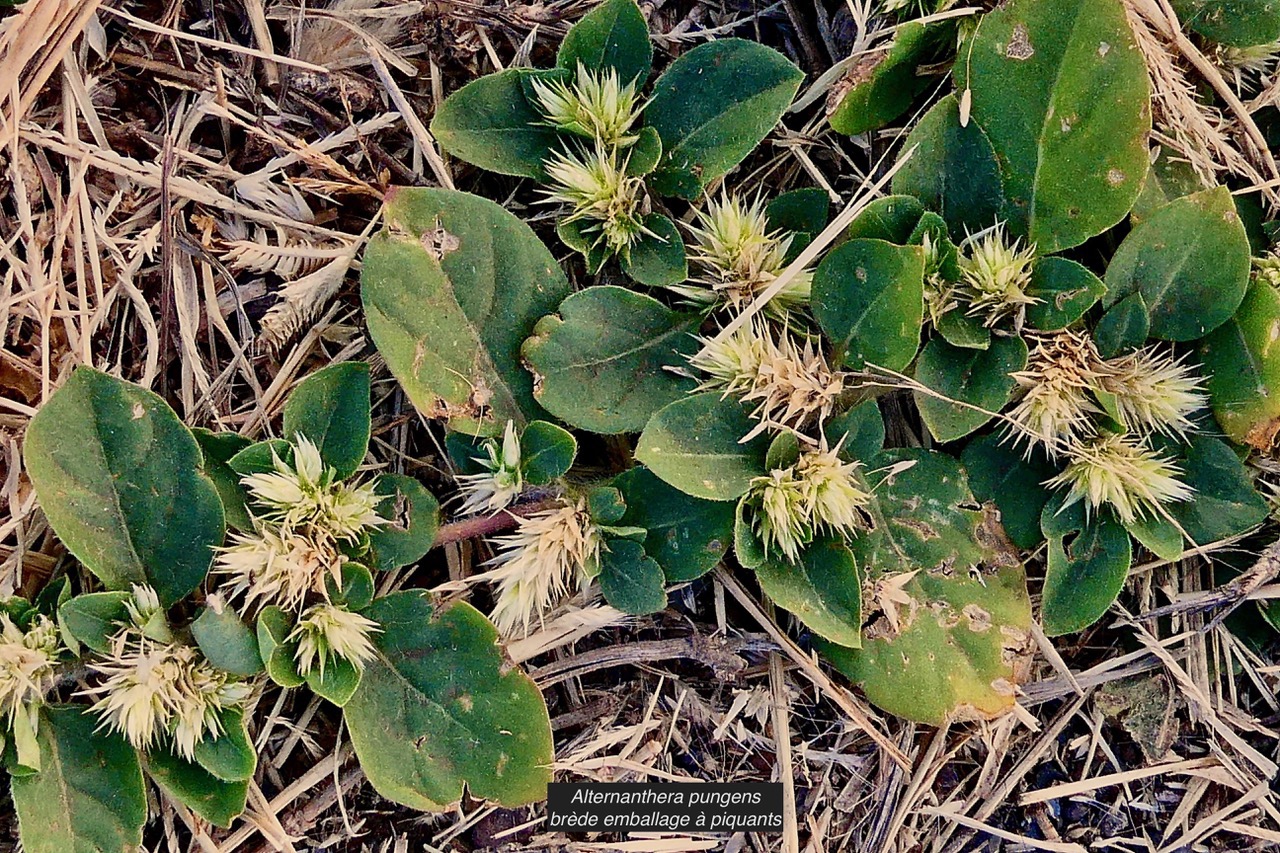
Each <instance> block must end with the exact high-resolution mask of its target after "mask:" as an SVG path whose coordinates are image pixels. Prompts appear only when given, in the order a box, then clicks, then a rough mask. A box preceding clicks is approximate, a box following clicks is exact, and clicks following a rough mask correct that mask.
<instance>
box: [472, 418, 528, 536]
mask: <svg viewBox="0 0 1280 853" xmlns="http://www.w3.org/2000/svg"><path fill="white" fill-rule="evenodd" d="M480 449H481V450H482V451H484V454H485V455H484V456H476V457H473V458H474V460H475V461H476V462H477V463H479V465H480V466H481V467H482V468H484V471H482V472H480V473H478V474H459V475H458V477H457V480H458V485H459V486H460V487H461V489H462V494H463V496H464V497H463V502H462V513H463V514H464V515H472V514H475V513H478V512H487V513H495V512H498V511H499V510H501V509H503V508H505V507H507V506H508V505H510V503H511V502H512V501H513V500H515V499H516V497H518V496H519V494H520V491H521V490H522V489H523V488H524V477H523V476H522V475H521V474H520V437H519V436H518V435H516V425H515V423H513V422H512V421H507V428H506V430H505V431H504V432H503V434H502V444H501V445H499V444H498V442H497V441H495V440H493V439H486V440H485V441H484V443H483V444H482V445H481V447H480Z"/></svg>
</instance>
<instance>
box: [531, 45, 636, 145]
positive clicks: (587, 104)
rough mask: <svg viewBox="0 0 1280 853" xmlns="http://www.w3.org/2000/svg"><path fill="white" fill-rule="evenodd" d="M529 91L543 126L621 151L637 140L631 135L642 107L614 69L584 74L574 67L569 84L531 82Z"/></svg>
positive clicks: (632, 87)
mask: <svg viewBox="0 0 1280 853" xmlns="http://www.w3.org/2000/svg"><path fill="white" fill-rule="evenodd" d="M532 83H533V91H534V94H535V95H536V97H537V99H538V106H539V108H540V109H541V110H542V114H543V115H544V116H546V119H547V123H548V124H550V125H552V126H554V127H556V128H558V129H559V130H563V131H566V132H568V133H575V134H577V135H579V136H585V137H587V138H588V139H594V140H596V141H597V142H600V143H601V144H603V145H607V146H610V147H621V148H625V147H627V146H629V145H632V144H633V143H635V141H636V139H638V138H639V137H637V136H636V134H634V133H632V132H631V128H632V125H634V124H635V123H636V120H637V119H638V118H640V113H641V112H642V111H643V110H644V104H643V103H641V102H640V99H639V97H638V96H637V95H636V84H635V82H634V81H632V82H630V83H627V84H626V85H625V86H624V85H623V84H622V82H621V80H620V79H619V77H618V72H617V69H613V68H610V69H609V70H608V71H604V72H595V71H588V70H587V69H586V67H584V66H583V65H582V63H578V73H577V75H576V77H575V78H574V80H573V82H572V83H568V82H565V81H564V80H551V81H550V82H544V81H543V80H539V79H538V78H536V77H535V78H533V80H532Z"/></svg>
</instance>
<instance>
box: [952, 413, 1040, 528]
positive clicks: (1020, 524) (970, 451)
mask: <svg viewBox="0 0 1280 853" xmlns="http://www.w3.org/2000/svg"><path fill="white" fill-rule="evenodd" d="M960 460H961V461H962V462H963V463H964V467H965V470H966V471H967V472H968V474H969V485H970V486H971V487H972V488H973V494H974V497H976V498H977V499H978V500H980V501H982V502H983V503H987V502H991V503H994V504H995V505H996V508H997V509H999V510H1000V524H1001V526H1003V527H1004V531H1005V533H1007V534H1008V535H1009V539H1010V540H1011V541H1012V542H1013V544H1014V545H1017V546H1018V547H1019V548H1021V549H1022V550H1024V551H1030V550H1031V549H1033V548H1035V547H1036V546H1038V545H1039V544H1040V543H1041V542H1043V541H1044V535H1043V534H1042V533H1041V530H1040V513H1041V512H1042V511H1043V510H1044V505H1045V503H1047V502H1048V500H1049V490H1048V489H1046V488H1045V487H1044V486H1043V485H1042V483H1044V481H1045V480H1047V479H1049V478H1050V477H1052V476H1053V475H1054V474H1055V473H1057V471H1056V469H1055V468H1054V466H1052V465H1050V464H1049V463H1048V462H1047V460H1045V459H1044V457H1043V455H1040V454H1037V455H1036V456H1033V457H1032V458H1031V459H1030V460H1028V459H1024V458H1023V456H1022V454H1021V453H1018V452H1017V451H1016V450H1014V449H1013V448H1012V447H1010V446H1009V445H1008V444H1006V443H1004V442H1002V441H1001V440H1000V437H999V436H998V435H996V434H994V433H990V434H988V435H984V436H981V437H980V438H975V439H974V440H973V441H971V442H969V445H968V446H967V447H965V449H964V452H963V453H962V454H961V455H960Z"/></svg>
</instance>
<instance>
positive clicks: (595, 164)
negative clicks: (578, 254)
mask: <svg viewBox="0 0 1280 853" xmlns="http://www.w3.org/2000/svg"><path fill="white" fill-rule="evenodd" d="M543 166H544V168H545V169H546V172H547V178H548V179H549V180H550V189H548V190H546V196H547V201H551V202H559V203H562V204H567V205H569V206H570V207H571V208H572V211H571V212H570V214H569V215H568V216H567V217H565V220H564V221H565V222H566V223H572V222H581V223H583V232H584V233H586V234H588V235H594V236H595V239H596V242H597V243H601V242H602V243H604V245H605V247H606V248H608V250H609V251H610V252H626V251H629V250H630V248H631V246H632V244H634V243H635V242H636V241H637V240H639V239H640V237H641V235H642V234H646V233H648V232H647V231H646V229H645V227H644V221H643V215H642V211H641V206H642V203H643V201H644V181H643V179H641V178H637V177H633V176H630V175H628V174H627V168H626V164H625V163H624V162H622V161H621V160H620V159H619V158H618V155H617V153H616V152H614V151H606V150H605V149H604V148H602V147H600V146H597V147H596V149H595V152H594V153H587V152H583V153H581V154H575V153H573V152H560V153H556V154H553V155H552V156H551V159H549V160H547V161H546V163H544V164H543Z"/></svg>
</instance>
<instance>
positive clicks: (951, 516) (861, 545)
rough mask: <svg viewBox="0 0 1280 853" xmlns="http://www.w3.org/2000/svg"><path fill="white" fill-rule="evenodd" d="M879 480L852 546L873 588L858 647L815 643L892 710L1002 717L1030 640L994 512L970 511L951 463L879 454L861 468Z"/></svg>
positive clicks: (1018, 574)
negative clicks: (868, 521) (867, 522)
mask: <svg viewBox="0 0 1280 853" xmlns="http://www.w3.org/2000/svg"><path fill="white" fill-rule="evenodd" d="M909 463H914V464H912V465H911V467H906V466H907V465H908V464H909ZM877 471H879V472H880V473H877ZM881 478H883V482H881V483H880V484H879V485H878V486H877V487H876V489H875V494H876V500H875V501H873V502H872V504H871V506H870V509H871V512H872V516H873V517H874V518H875V520H876V528H875V530H873V531H869V532H867V533H864V534H863V535H861V536H859V537H858V538H857V539H855V540H853V541H852V542H851V543H850V547H851V548H852V550H853V552H854V555H855V556H856V557H857V558H858V562H859V565H861V566H862V568H863V571H864V572H865V573H866V575H867V580H866V582H865V583H866V586H865V588H866V589H868V590H870V591H871V597H869V598H865V599H864V605H865V607H864V610H866V609H868V608H870V614H869V618H868V619H867V620H866V621H865V622H864V624H865V625H866V628H865V629H864V630H863V639H862V648H861V650H850V649H844V648H840V647H838V646H833V645H830V644H827V643H820V644H819V648H820V650H821V651H822V653H823V655H824V656H826V657H827V658H828V659H830V660H831V662H832V663H833V664H834V665H835V666H836V668H837V669H839V670H840V671H841V672H843V673H844V674H845V675H847V676H848V677H849V678H851V679H852V680H853V681H854V682H856V683H858V684H860V685H861V686H862V689H863V690H864V691H865V692H866V694H867V698H869V699H870V700H871V701H872V702H874V703H875V704H876V705H878V706H879V707H881V708H883V709H884V710H886V711H888V712H890V713H892V714H897V715H898V716H903V717H906V718H908V719H911V720H915V721H917V722H922V723H928V724H930V725H938V724H940V723H942V722H944V721H946V720H949V719H955V720H964V719H991V718H993V717H996V716H999V715H1001V714H1004V713H1006V712H1007V711H1008V710H1009V708H1010V707H1011V706H1012V705H1013V703H1014V701H1015V700H1016V685H1017V684H1018V683H1019V682H1021V681H1024V680H1025V679H1026V678H1027V677H1028V676H1029V674H1030V664H1031V654H1030V651H1031V649H1032V648H1033V645H1032V642H1031V639H1030V634H1029V631H1030V626H1031V604H1030V600H1029V598H1028V596H1027V589H1026V577H1025V574H1024V573H1023V570H1022V566H1021V565H1020V564H1019V563H1018V561H1017V559H1016V557H1015V556H1014V555H1012V554H1010V553H1007V552H1006V551H1004V550H1002V549H1001V548H1000V547H999V546H998V543H999V540H1000V537H999V535H998V528H997V527H993V526H992V523H991V519H990V518H988V517H987V516H986V515H985V514H984V513H983V512H980V511H978V510H974V509H969V507H970V506H973V505H974V503H975V502H974V499H973V495H972V493H971V492H970V491H969V487H968V484H967V482H966V478H965V472H964V469H963V468H962V467H961V466H960V465H959V463H957V462H956V461H955V460H954V459H952V458H950V457H949V456H945V455H943V454H940V453H933V452H930V451H926V450H892V451H886V452H885V453H883V454H881V455H880V456H879V457H878V458H877V459H875V460H873V461H872V472H871V473H870V474H869V475H868V479H869V480H870V481H871V483H872V485H876V483H877V482H878V481H879V480H880V479H881Z"/></svg>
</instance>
